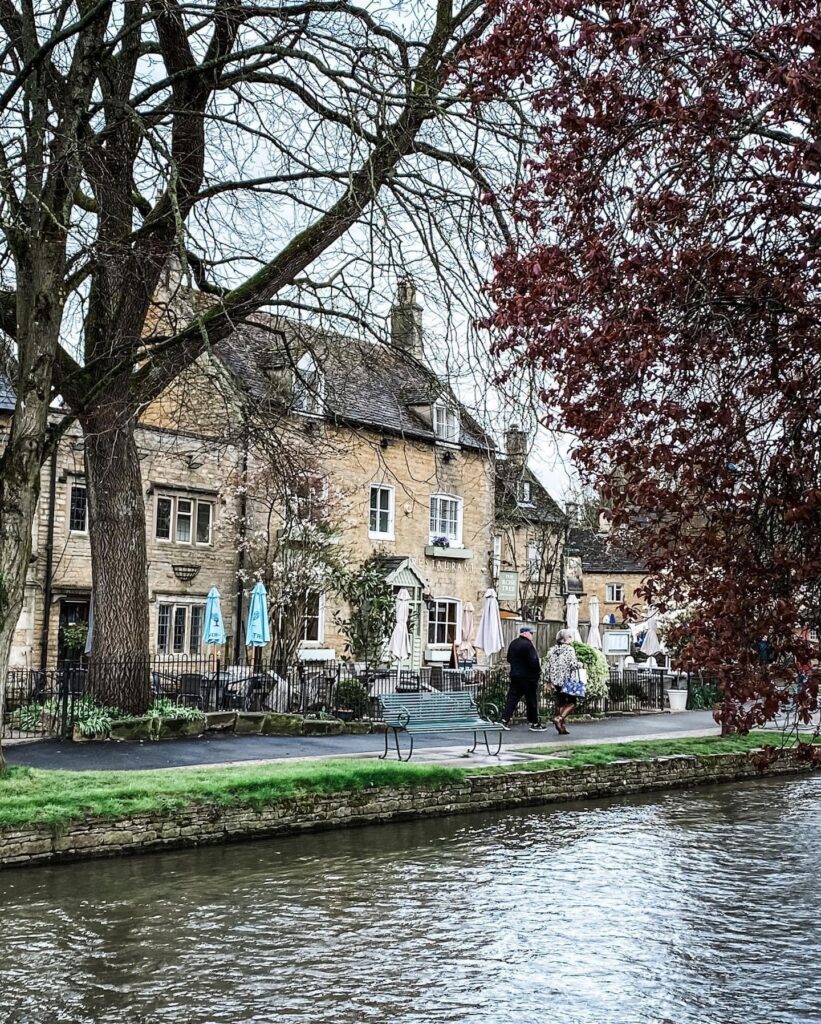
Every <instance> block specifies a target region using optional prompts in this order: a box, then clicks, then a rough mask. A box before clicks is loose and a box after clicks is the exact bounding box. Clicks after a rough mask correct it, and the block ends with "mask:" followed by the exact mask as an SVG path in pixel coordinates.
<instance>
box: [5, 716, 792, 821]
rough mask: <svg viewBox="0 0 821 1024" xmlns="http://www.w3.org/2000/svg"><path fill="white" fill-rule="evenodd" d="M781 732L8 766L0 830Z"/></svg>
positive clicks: (694, 749) (760, 738)
mask: <svg viewBox="0 0 821 1024" xmlns="http://www.w3.org/2000/svg"><path fill="white" fill-rule="evenodd" d="M779 740H780V736H779V734H777V733H776V734H773V733H752V734H751V735H749V736H730V737H726V738H721V737H707V738H703V739H670V740H649V741H645V742H634V743H602V744H596V745H595V746H585V747H567V746H564V747H562V746H560V745H551V746H539V747H532V748H530V749H531V750H532V752H533V753H536V754H549V755H556V754H561V755H562V756H561V757H560V758H558V757H552V758H550V759H547V758H544V759H539V760H537V761H534V762H532V763H530V764H515V765H503V766H500V767H498V768H477V769H468V768H461V767H459V768H450V767H443V766H438V765H423V764H416V765H415V764H413V763H411V764H399V763H397V762H390V761H387V762H383V761H374V760H371V759H367V760H357V759H347V758H346V759H337V760H326V761H301V762H298V763H294V762H283V763H278V764H270V765H251V766H248V767H247V768H243V767H241V766H239V767H224V766H221V765H214V766H211V767H204V768H185V769H178V770H176V771H175V770H162V771H159V770H157V771H136V772H67V771H43V770H40V769H35V768H17V767H13V768H9V769H8V770H7V771H6V772H5V773H4V774H3V775H0V828H6V829H10V828H14V827H15V826H25V825H31V824H52V825H61V824H65V823H67V822H69V821H77V820H80V819H82V818H85V817H88V816H92V815H94V816H100V817H105V818H116V817H120V816H124V815H129V814H139V813H149V812H155V811H163V810H174V809H179V808H184V807H187V806H190V805H191V804H211V805H216V806H230V805H235V804H247V805H250V806H256V807H261V806H265V805H268V804H273V803H276V802H278V801H280V800H285V799H288V798H291V797H298V796H299V795H300V794H305V793H336V792H340V791H343V790H347V791H351V790H353V791H356V790H363V789H370V788H373V787H385V786H401V787H408V786H417V787H422V786H440V785H443V784H447V783H449V782H455V781H458V780H460V779H463V778H464V777H465V775H466V774H468V773H469V772H470V771H475V772H483V773H484V772H505V771H507V772H510V771H523V770H524V771H544V770H545V769H550V770H561V769H562V768H568V767H578V766H581V765H589V764H610V763H611V762H613V761H616V760H619V759H622V758H641V759H647V758H653V757H661V756H665V755H670V754H723V753H735V752H739V751H747V750H751V749H753V748H755V747H759V746H761V745H762V744H763V743H778V742H779Z"/></svg>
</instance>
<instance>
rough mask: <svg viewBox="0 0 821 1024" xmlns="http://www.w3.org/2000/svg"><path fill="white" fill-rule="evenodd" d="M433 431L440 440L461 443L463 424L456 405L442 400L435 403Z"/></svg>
mask: <svg viewBox="0 0 821 1024" xmlns="http://www.w3.org/2000/svg"><path fill="white" fill-rule="evenodd" d="M433 432H434V434H436V436H437V437H438V438H439V440H440V441H447V442H448V443H449V444H458V443H459V438H460V436H461V433H462V425H461V422H460V417H459V410H458V409H457V408H456V406H455V405H452V404H451V403H450V402H445V401H441V400H440V401H438V402H434V403H433Z"/></svg>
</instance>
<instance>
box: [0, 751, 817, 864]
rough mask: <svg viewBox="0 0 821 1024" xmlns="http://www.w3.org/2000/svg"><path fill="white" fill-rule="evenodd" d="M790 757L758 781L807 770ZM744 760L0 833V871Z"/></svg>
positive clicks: (648, 783) (586, 771)
mask: <svg viewBox="0 0 821 1024" xmlns="http://www.w3.org/2000/svg"><path fill="white" fill-rule="evenodd" d="M810 770H811V769H810V766H809V765H807V764H806V763H804V762H799V761H798V760H796V759H795V758H794V757H793V756H792V755H791V754H787V755H785V756H784V757H783V758H781V759H780V760H778V761H777V762H776V763H774V764H773V765H771V766H770V767H769V768H767V769H766V772H765V773H764V774H766V775H769V776H772V775H785V774H796V773H799V772H807V771H810ZM760 775H761V772H760V771H759V770H758V768H756V766H755V764H754V763H753V761H752V759H751V757H750V755H748V754H712V755H709V756H699V757H693V756H673V757H662V758H656V759H654V760H650V761H620V762H616V763H614V764H608V765H590V766H585V767H580V768H560V769H552V770H548V771H529V772H524V771H512V772H506V773H504V774H498V775H469V776H467V777H465V778H464V779H462V780H458V781H456V782H453V783H450V784H447V785H446V786H441V785H440V786H437V787H432V786H427V787H417V788H403V787H399V788H382V787H379V788H373V789H368V790H364V791H359V792H344V793H333V794H306V795H303V796H300V797H298V798H293V799H288V800H281V801H279V802H277V803H275V804H271V805H270V806H266V807H263V808H252V807H248V806H242V805H237V806H234V807H217V806H209V805H202V804H200V805H194V806H191V807H190V808H187V809H185V810H178V811H169V812H166V813H163V814H142V815H134V816H131V817H127V818H117V819H99V818H98V819H94V818H88V819H84V820H82V821H77V822H72V823H69V824H67V825H63V826H59V827H58V826H36V827H26V828H18V829H7V830H0V868H2V867H19V866H27V865H35V864H48V863H54V862H58V861H69V860H85V859H91V858H95V857H113V856H119V855H122V854H132V853H149V852H153V851H157V850H168V849H173V848H178V847H186V846H199V845H204V844H208V843H231V842H238V841H241V840H248V839H262V838H266V837H271V836H281V835H289V834H294V833H301V832H311V831H319V830H322V829H331V828H346V827H349V826H355V825H373V824H378V823H381V822H391V821H405V820H408V819H411V818H427V817H435V816H438V815H446V814H467V813H471V812H477V811H489V810H498V809H502V808H512V807H524V806H539V805H545V804H553V803H566V802H571V801H578V800H589V799H594V798H596V797H608V796H622V795H625V794H630V793H641V792H648V791H652V790H664V789H678V788H686V787H689V786H699V785H709V784H714V783H730V782H739V781H742V780H745V779H752V778H757V777H760Z"/></svg>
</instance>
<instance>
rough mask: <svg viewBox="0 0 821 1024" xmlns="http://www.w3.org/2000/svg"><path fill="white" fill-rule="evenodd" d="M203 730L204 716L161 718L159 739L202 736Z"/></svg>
mask: <svg viewBox="0 0 821 1024" xmlns="http://www.w3.org/2000/svg"><path fill="white" fill-rule="evenodd" d="M204 732H205V718H194V719H191V718H161V719H160V735H159V738H160V739H161V740H164V739H168V738H171V737H177V738H183V737H187V736H202V734H203V733H204Z"/></svg>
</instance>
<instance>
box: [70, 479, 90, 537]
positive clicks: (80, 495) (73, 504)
mask: <svg viewBox="0 0 821 1024" xmlns="http://www.w3.org/2000/svg"><path fill="white" fill-rule="evenodd" d="M68 528H69V531H70V532H71V533H88V491H87V490H86V485H85V484H72V485H71V492H70V494H69V508H68Z"/></svg>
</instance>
